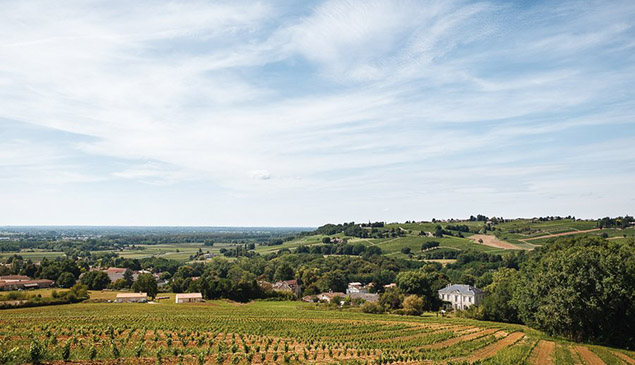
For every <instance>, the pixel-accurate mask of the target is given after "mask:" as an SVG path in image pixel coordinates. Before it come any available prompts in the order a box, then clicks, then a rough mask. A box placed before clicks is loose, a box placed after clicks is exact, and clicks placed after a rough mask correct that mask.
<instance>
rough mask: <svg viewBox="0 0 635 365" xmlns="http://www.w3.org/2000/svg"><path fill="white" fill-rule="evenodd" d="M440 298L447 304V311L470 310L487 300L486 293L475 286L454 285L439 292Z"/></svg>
mask: <svg viewBox="0 0 635 365" xmlns="http://www.w3.org/2000/svg"><path fill="white" fill-rule="evenodd" d="M439 298H441V300H443V301H444V302H446V304H445V308H446V309H468V308H469V307H471V306H473V305H476V306H478V305H479V304H480V303H481V302H482V301H483V298H485V293H484V292H483V291H482V290H481V289H479V288H477V287H474V286H471V285H464V284H454V285H450V284H448V286H446V287H445V288H443V289H441V290H439Z"/></svg>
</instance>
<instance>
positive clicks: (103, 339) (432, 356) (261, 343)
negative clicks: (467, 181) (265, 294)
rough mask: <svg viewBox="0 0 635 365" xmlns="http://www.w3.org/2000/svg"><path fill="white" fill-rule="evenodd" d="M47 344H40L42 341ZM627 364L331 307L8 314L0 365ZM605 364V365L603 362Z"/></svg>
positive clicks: (519, 336) (0, 331)
mask: <svg viewBox="0 0 635 365" xmlns="http://www.w3.org/2000/svg"><path fill="white" fill-rule="evenodd" d="M34 340H35V341H37V343H38V344H40V345H39V346H41V347H38V345H36V344H35V342H34ZM38 348H41V349H42V354H43V356H44V360H45V361H47V362H61V361H62V360H63V358H64V355H66V356H67V357H68V358H69V359H70V360H71V361H80V362H81V361H83V362H87V360H90V359H91V358H93V359H94V360H98V361H100V362H102V363H115V362H117V363H130V364H133V363H148V364H150V363H157V362H162V363H186V364H197V363H199V364H203V363H205V364H219V363H223V364H237V363H241V364H245V363H254V364H263V363H267V364H271V363H279V364H284V363H315V364H323V363H350V364H354V363H357V364H359V363H372V364H387V363H399V364H415V363H416V364H419V363H447V362H454V363H456V362H467V363H472V362H476V361H480V363H484V364H487V363H492V364H494V363H496V364H522V363H533V364H545V363H557V364H576V363H581V359H583V360H584V361H585V362H586V363H609V364H623V363H631V364H632V363H633V358H634V356H635V355H634V354H633V353H629V352H626V351H621V350H616V349H609V348H604V347H598V346H586V345H571V344H568V343H565V342H562V341H555V340H553V339H550V338H547V337H545V336H544V335H542V334H541V333H539V332H537V331H534V330H531V329H528V328H526V327H523V326H516V325H505V324H499V323H491V322H479V321H472V320H463V319H457V318H439V317H436V316H435V315H434V314H428V315H427V316H424V317H408V316H394V315H372V314H364V313H360V312H353V311H349V310H342V311H340V310H329V311H327V310H322V309H317V308H316V307H315V305H312V304H305V303H299V302H255V303H251V304H244V305H243V304H235V303H229V302H223V301H214V302H210V303H199V304H185V305H183V304H181V305H177V304H173V303H165V302H164V303H161V304H105V303H103V304H73V305H63V306H52V307H40V308H25V309H12V310H5V311H2V312H1V316H0V356H2V357H4V358H0V363H2V362H5V363H23V362H28V361H29V356H30V354H31V353H32V350H33V349H36V350H37V349H38ZM598 361H599V362H598Z"/></svg>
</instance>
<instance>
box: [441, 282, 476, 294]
mask: <svg viewBox="0 0 635 365" xmlns="http://www.w3.org/2000/svg"><path fill="white" fill-rule="evenodd" d="M439 293H443V294H471V295H474V294H481V293H483V291H482V290H481V289H479V288H477V287H475V286H471V285H465V284H453V285H448V286H446V287H445V288H443V289H440V290H439Z"/></svg>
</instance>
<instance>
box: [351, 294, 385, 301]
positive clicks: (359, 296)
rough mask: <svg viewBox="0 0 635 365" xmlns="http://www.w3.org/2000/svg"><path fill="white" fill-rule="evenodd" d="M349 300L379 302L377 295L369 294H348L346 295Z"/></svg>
mask: <svg viewBox="0 0 635 365" xmlns="http://www.w3.org/2000/svg"><path fill="white" fill-rule="evenodd" d="M347 296H348V297H350V298H351V299H364V300H365V301H367V302H376V301H378V300H379V294H371V293H349V294H347Z"/></svg>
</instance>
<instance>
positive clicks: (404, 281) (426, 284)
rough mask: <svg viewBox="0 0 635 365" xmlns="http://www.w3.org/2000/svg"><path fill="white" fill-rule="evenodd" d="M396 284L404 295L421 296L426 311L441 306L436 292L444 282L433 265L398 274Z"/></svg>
mask: <svg viewBox="0 0 635 365" xmlns="http://www.w3.org/2000/svg"><path fill="white" fill-rule="evenodd" d="M396 283H397V287H398V288H399V289H400V290H401V291H402V292H403V293H404V294H415V295H419V296H422V297H423V298H424V302H425V306H426V309H428V310H437V309H438V308H439V307H440V306H441V299H440V298H439V294H438V290H439V289H441V288H442V287H443V286H444V284H445V283H446V281H445V279H444V278H443V277H442V276H441V274H440V273H439V272H438V271H437V270H436V267H434V266H433V265H430V266H424V267H422V268H421V269H420V270H418V271H404V272H400V273H399V275H397V280H396Z"/></svg>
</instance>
